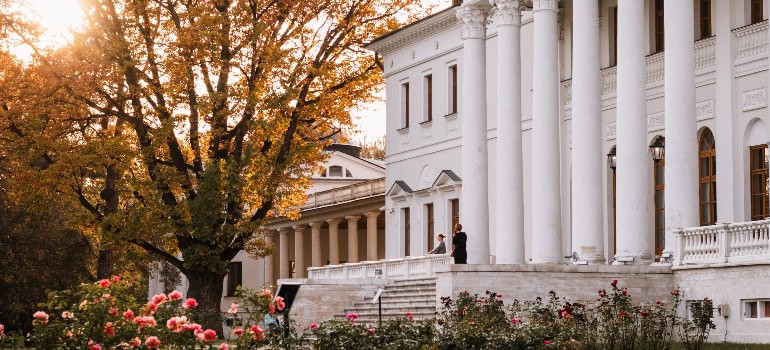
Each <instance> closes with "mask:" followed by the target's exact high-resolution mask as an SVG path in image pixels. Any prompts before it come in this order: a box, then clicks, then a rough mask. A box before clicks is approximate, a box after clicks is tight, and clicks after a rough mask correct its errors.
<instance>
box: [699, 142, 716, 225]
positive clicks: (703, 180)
mask: <svg viewBox="0 0 770 350" xmlns="http://www.w3.org/2000/svg"><path fill="white" fill-rule="evenodd" d="M698 151H699V152H698V155H699V156H698V160H699V166H698V168H699V173H698V177H699V178H700V181H699V183H700V206H699V207H700V224H701V226H705V225H713V224H715V223H716V222H717V169H716V163H717V158H716V148H715V142H714V134H712V133H711V130H709V129H708V128H706V129H705V130H703V133H702V134H701V137H700V141H699V142H698Z"/></svg>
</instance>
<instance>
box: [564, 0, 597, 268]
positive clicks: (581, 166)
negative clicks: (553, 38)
mask: <svg viewBox="0 0 770 350" xmlns="http://www.w3.org/2000/svg"><path fill="white" fill-rule="evenodd" d="M573 14H574V15H573V18H572V28H573V31H572V32H573V41H574V42H575V45H574V46H573V50H574V51H573V54H572V57H573V61H572V67H573V69H572V183H573V184H574V185H573V186H572V230H571V231H572V247H573V250H574V251H576V252H577V253H578V256H579V257H580V260H584V261H588V262H589V263H597V264H601V263H604V261H605V259H604V232H603V225H602V170H603V169H604V153H603V152H602V135H601V127H602V125H601V123H602V119H601V112H602V103H601V99H602V93H601V85H600V84H601V82H602V79H601V73H600V69H601V63H600V61H599V54H600V48H599V0H584V1H581V2H580V3H579V4H577V3H576V4H575V6H574V7H573Z"/></svg>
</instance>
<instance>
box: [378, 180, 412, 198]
mask: <svg viewBox="0 0 770 350" xmlns="http://www.w3.org/2000/svg"><path fill="white" fill-rule="evenodd" d="M412 192H414V191H412V188H411V187H409V185H407V184H406V182H404V181H401V180H398V181H396V182H394V183H393V186H391V187H390V190H388V193H386V194H385V195H387V196H398V195H405V194H410V193H412Z"/></svg>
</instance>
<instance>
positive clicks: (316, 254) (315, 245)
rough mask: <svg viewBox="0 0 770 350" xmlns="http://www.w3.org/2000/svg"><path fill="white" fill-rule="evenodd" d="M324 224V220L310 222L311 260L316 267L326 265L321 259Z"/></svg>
mask: <svg viewBox="0 0 770 350" xmlns="http://www.w3.org/2000/svg"><path fill="white" fill-rule="evenodd" d="M323 224H324V223H323V221H320V222H311V223H310V245H311V254H312V257H311V261H312V263H313V265H312V266H314V267H319V266H324V263H323V261H322V260H321V227H322V226H323Z"/></svg>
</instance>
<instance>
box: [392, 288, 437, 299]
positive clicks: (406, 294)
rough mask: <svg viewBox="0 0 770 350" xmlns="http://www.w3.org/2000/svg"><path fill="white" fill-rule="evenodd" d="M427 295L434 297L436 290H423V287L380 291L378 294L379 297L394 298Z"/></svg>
mask: <svg viewBox="0 0 770 350" xmlns="http://www.w3.org/2000/svg"><path fill="white" fill-rule="evenodd" d="M427 296H434V297H435V296H436V291H434V290H424V289H414V290H392V291H388V292H387V293H382V295H380V297H381V298H394V297H404V298H410V297H427Z"/></svg>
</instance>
